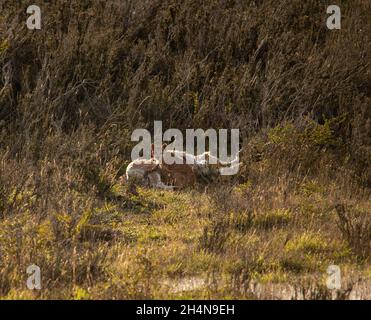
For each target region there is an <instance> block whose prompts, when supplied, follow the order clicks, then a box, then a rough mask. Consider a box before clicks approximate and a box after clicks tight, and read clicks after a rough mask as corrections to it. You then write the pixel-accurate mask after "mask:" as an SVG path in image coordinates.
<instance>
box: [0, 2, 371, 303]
mask: <svg viewBox="0 0 371 320" xmlns="http://www.w3.org/2000/svg"><path fill="white" fill-rule="evenodd" d="M338 4H339V5H340V7H341V9H342V12H343V16H344V19H343V24H342V30H341V31H340V32H338V31H328V30H327V29H326V27H325V18H326V11H325V6H324V5H323V4H319V2H318V1H309V0H308V1H299V0H295V1H292V0H290V1H289V0H287V1H273V0H264V1H208V2H204V3H202V4H200V2H199V1H194V0H186V1H183V2H182V3H181V4H179V2H178V1H175V0H166V1H157V0H156V1H130V0H127V1H113V0H112V1H90V0H84V1H78V3H77V2H76V3H75V2H74V3H73V4H72V3H71V4H70V3H69V2H65V1H59V0H57V1H52V2H48V3H46V4H43V6H42V10H43V28H42V30H40V31H37V32H31V31H29V30H27V29H26V25H25V23H24V21H25V20H26V13H25V8H26V5H28V3H27V1H17V2H15V1H10V0H5V1H2V2H1V4H0V12H1V13H0V67H1V68H2V71H3V73H2V77H1V79H0V297H1V298H5V299H11V298H18V299H19V298H31V299H32V298H43V299H51V298H63V299H106V298H108V299H114V298H116V299H133V298H136V299H138V298H205V299H208V298H225V299H227V298H241V299H245V298H259V299H264V298H280V297H281V298H282V297H286V298H287V297H292V298H316V299H327V298H330V297H333V295H332V293H331V292H329V290H328V289H326V287H325V286H324V276H325V275H326V274H325V272H326V268H327V266H328V265H330V264H337V265H339V266H340V267H341V270H343V273H344V278H345V279H347V281H345V283H344V288H343V289H342V291H341V292H338V293H337V296H336V297H337V298H344V299H345V298H349V297H350V296H351V295H350V291H349V290H348V289H349V288H351V287H354V288H355V287H357V286H358V287H362V286H363V285H364V284H366V285H365V286H366V289H365V290H364V292H362V293H361V296H360V297H361V298H369V297H370V292H369V288H370V286H369V283H370V272H369V270H368V268H369V262H370V261H369V258H370V228H369V227H370V215H369V213H370V211H371V208H370V201H369V199H370V181H371V180H370V177H371V174H370V173H371V171H370V164H369V159H370V158H371V147H370V145H371V144H370V134H369V133H370V116H369V106H370V102H371V101H370V92H371V91H370V85H369V84H370V82H371V74H370V64H369V61H370V60H371V59H370V52H371V50H370V49H371V48H370V42H369V41H366V40H367V37H368V35H369V30H368V25H367V21H368V15H369V13H370V9H371V8H370V4H369V1H363V0H357V1H352V2H349V1H340V2H339V3H338ZM210 115H212V116H210ZM154 120H163V122H164V129H166V128H167V127H173V128H179V129H181V130H184V129H186V128H189V127H191V128H204V129H206V128H210V127H212V128H215V129H218V128H240V131H241V146H242V152H241V160H242V161H243V166H242V168H241V170H240V172H239V174H238V176H236V177H234V178H223V179H221V181H219V183H218V185H217V186H212V185H210V186H207V187H206V188H204V187H199V188H196V189H195V190H188V191H184V192H174V193H169V192H159V191H153V190H146V189H139V190H138V194H135V195H134V194H132V193H131V192H128V191H130V190H128V189H127V188H128V186H126V185H123V184H121V183H120V176H121V175H122V174H123V172H124V170H125V167H126V165H127V163H128V161H129V157H130V152H131V148H132V146H133V145H132V143H131V142H130V134H131V132H132V130H133V129H135V128H148V129H152V125H153V121H154ZM31 264H36V265H38V266H40V268H41V271H42V286H43V289H42V290H40V291H37V292H33V291H29V290H27V288H26V278H27V274H26V268H27V267H28V266H29V265H31ZM359 279H361V280H359ZM348 280H349V281H348ZM256 283H259V285H264V286H266V287H264V288H263V289H261V291H260V293H259V292H258V291H256V290H255V289H254V288H256V286H257V285H256ZM270 286H271V287H272V288H273V289H272V290H273V291H275V292H276V291H277V294H272V293H269V292H268V291H269V290H270V289H269V288H270ZM282 286H290V288H291V289H292V290H293V291H292V292H291V294H289V295H287V294H286V295H285V294H282V295H280V293H279V291H280V289H279V288H281V287H282ZM367 288H368V289H367ZM367 290H368V291H367Z"/></svg>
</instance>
